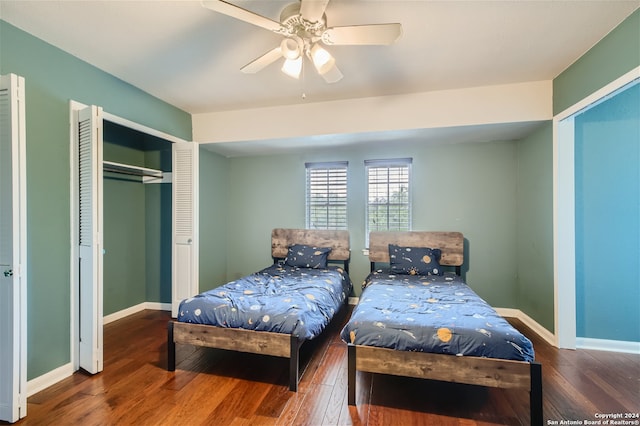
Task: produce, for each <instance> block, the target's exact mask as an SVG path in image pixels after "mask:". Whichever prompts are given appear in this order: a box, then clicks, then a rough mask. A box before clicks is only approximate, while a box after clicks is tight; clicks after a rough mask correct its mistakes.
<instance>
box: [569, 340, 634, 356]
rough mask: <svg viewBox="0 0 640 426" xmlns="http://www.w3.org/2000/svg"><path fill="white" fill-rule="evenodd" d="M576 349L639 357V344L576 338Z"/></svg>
mask: <svg viewBox="0 0 640 426" xmlns="http://www.w3.org/2000/svg"><path fill="white" fill-rule="evenodd" d="M576 347H577V348H578V349H593V350H596V351H609V352H624V353H629V354H635V355H640V342H626V341H623V340H607V339H592V338H588V337H576Z"/></svg>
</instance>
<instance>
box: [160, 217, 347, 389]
mask: <svg viewBox="0 0 640 426" xmlns="http://www.w3.org/2000/svg"><path fill="white" fill-rule="evenodd" d="M350 254H351V251H350V246H349V233H348V232H347V231H327V230H304V229H274V230H273V231H272V233H271V256H272V258H273V261H274V263H273V265H271V266H269V267H267V268H265V269H262V270H261V271H258V272H256V273H254V274H251V275H248V276H246V277H242V278H240V279H238V280H235V281H231V282H229V283H227V284H225V285H223V286H221V287H218V288H215V289H213V290H209V291H207V292H204V293H201V294H199V295H197V296H195V297H192V298H189V299H186V300H184V301H182V302H181V304H180V307H179V309H178V317H177V320H176V321H170V322H169V325H168V346H167V350H168V368H167V369H168V370H169V371H174V370H175V367H176V359H175V354H176V344H190V345H196V346H206V347H211V348H218V349H227V350H232V351H239V352H249V353H257V354H263V355H272V356H276V357H282V358H288V359H289V389H291V390H292V391H296V390H297V389H298V369H299V350H300V347H301V346H302V344H303V343H304V342H305V341H307V340H310V339H313V338H315V337H317V336H318V335H319V334H320V333H321V332H322V331H323V330H324V329H325V327H326V326H327V324H328V323H329V322H330V321H331V319H332V318H333V317H334V316H335V315H336V314H337V312H338V311H339V310H340V308H341V307H342V306H344V305H346V304H347V302H348V297H349V293H350V292H351V280H350V279H349V276H348V271H349V258H350ZM335 263H338V264H339V266H335V265H334V264H335Z"/></svg>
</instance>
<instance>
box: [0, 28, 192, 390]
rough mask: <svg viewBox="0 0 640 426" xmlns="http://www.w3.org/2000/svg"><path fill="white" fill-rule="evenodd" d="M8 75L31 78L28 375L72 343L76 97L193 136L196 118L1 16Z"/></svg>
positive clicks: (44, 368)
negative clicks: (72, 108) (72, 104)
mask: <svg viewBox="0 0 640 426" xmlns="http://www.w3.org/2000/svg"><path fill="white" fill-rule="evenodd" d="M0 73H2V74H8V73H15V74H18V75H20V76H23V77H24V78H25V82H26V117H27V118H26V126H27V128H26V134H27V206H28V207H27V227H28V235H27V244H28V253H27V255H28V262H29V265H28V268H29V270H28V277H29V279H28V283H27V321H28V326H27V351H28V360H27V376H28V379H32V378H35V377H39V376H40V375H42V374H44V373H48V372H50V371H51V370H53V369H55V368H58V367H60V366H62V365H65V364H67V363H68V362H69V361H70V359H71V357H70V353H69V348H70V321H71V318H70V312H71V301H70V299H71V294H70V288H71V284H70V279H71V274H70V258H69V253H70V242H69V235H70V212H69V209H70V189H69V169H70V166H69V140H70V135H69V101H70V100H76V101H78V102H81V103H84V104H96V105H100V106H102V107H103V108H104V109H105V111H108V112H110V113H113V114H115V115H118V116H121V117H124V118H127V119H129V120H131V121H134V122H138V123H141V124H144V125H146V126H149V127H151V128H154V129H157V130H160V131H163V132H165V133H168V134H172V135H175V136H177V137H180V138H183V139H186V140H191V116H190V115H189V114H187V113H186V112H184V111H181V110H180V109H178V108H176V107H173V106H171V105H168V104H166V103H164V102H162V101H160V100H159V99H157V98H154V97H152V96H150V95H148V94H147V93H144V92H142V91H141V90H139V89H137V88H135V87H133V86H131V85H130V84H128V83H125V82H123V81H121V80H119V79H117V78H115V77H113V76H112V75H109V74H107V73H105V72H103V71H101V70H99V69H97V68H95V67H93V66H91V65H89V64H87V63H85V62H82V61H80V60H79V59H77V58H75V57H73V56H71V55H69V54H67V53H65V52H63V51H61V50H59V49H57V48H55V47H53V46H51V45H49V44H47V43H45V42H43V41H42V40H39V39H37V38H35V37H33V36H31V35H29V34H27V33H25V32H23V31H21V30H19V29H17V28H15V27H14V26H12V25H10V24H8V23H6V22H4V21H1V20H0Z"/></svg>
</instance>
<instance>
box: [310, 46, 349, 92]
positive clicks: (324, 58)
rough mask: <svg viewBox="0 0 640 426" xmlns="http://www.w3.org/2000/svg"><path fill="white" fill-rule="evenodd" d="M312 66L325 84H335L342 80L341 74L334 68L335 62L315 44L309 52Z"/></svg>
mask: <svg viewBox="0 0 640 426" xmlns="http://www.w3.org/2000/svg"><path fill="white" fill-rule="evenodd" d="M309 56H310V58H311V61H312V62H313V66H315V67H316V71H318V74H320V75H321V76H322V77H323V78H324V79H325V81H326V82H327V83H335V82H336V81H339V80H340V79H342V73H341V72H340V70H339V69H338V67H337V66H336V60H335V58H334V57H333V56H332V55H331V53H329V52H327V50H326V49H324V48H322V47H321V46H320V45H318V44H317V43H316V44H314V45H313V47H312V48H311V51H310V52H309Z"/></svg>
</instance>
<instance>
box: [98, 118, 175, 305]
mask: <svg viewBox="0 0 640 426" xmlns="http://www.w3.org/2000/svg"><path fill="white" fill-rule="evenodd" d="M103 126H104V127H103V131H104V133H103V141H104V144H103V162H104V168H103V221H104V235H103V239H104V256H103V292H104V296H103V297H104V299H103V302H104V304H103V309H104V315H105V316H107V315H110V314H113V313H115V312H119V311H122V310H124V309H127V308H130V307H133V306H136V305H140V304H141V303H145V302H152V303H166V304H170V303H171V233H172V219H171V214H172V203H171V197H172V190H171V178H170V176H171V173H170V172H171V167H172V151H171V148H172V143H171V142H169V141H167V140H164V139H161V138H158V137H155V136H152V135H148V134H146V133H143V132H140V131H137V130H134V129H131V128H128V127H124V126H121V125H119V124H116V123H113V122H110V121H107V120H104V122H103ZM128 166H133V167H128ZM163 175H164V178H163Z"/></svg>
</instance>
